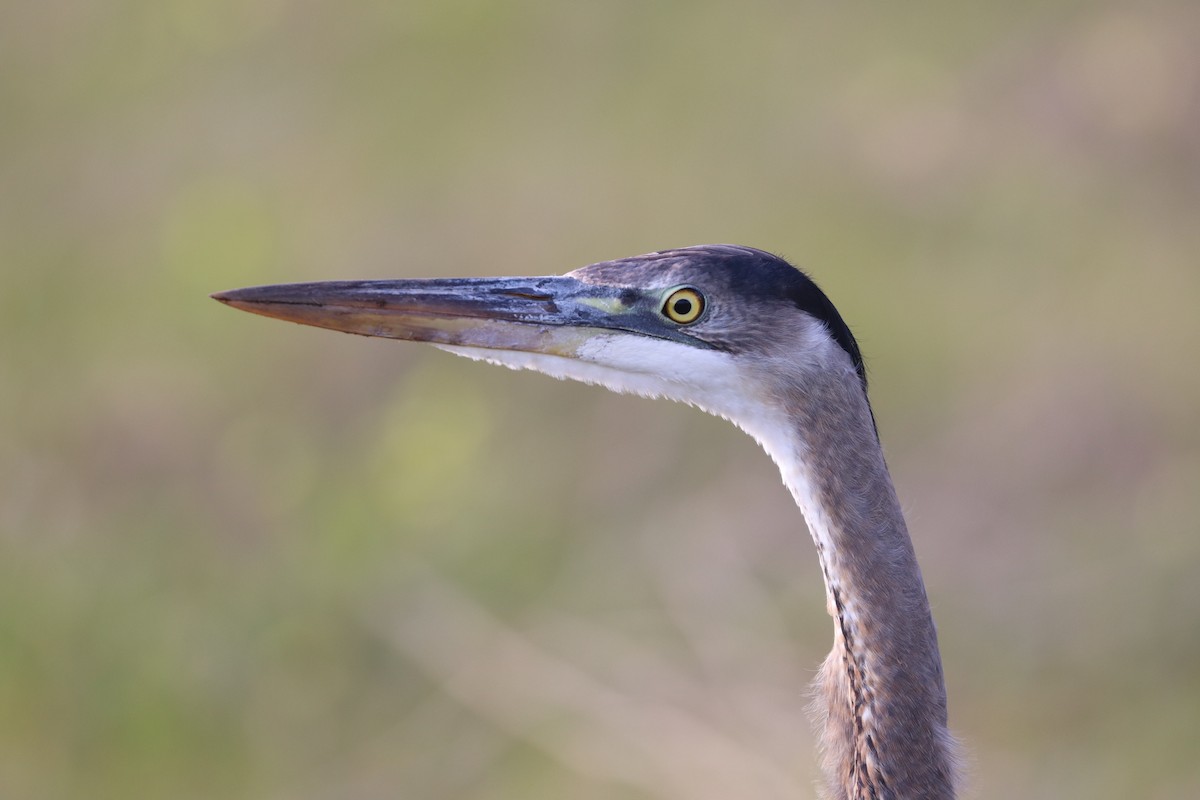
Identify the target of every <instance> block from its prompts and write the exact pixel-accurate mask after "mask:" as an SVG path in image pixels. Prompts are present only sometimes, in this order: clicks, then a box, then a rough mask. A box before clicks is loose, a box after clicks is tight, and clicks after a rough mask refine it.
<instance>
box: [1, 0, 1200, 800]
mask: <svg viewBox="0 0 1200 800" xmlns="http://www.w3.org/2000/svg"><path fill="white" fill-rule="evenodd" d="M1197 30H1200V9H1198V8H1197V6H1196V5H1195V4H1194V3H1191V2H1188V1H1187V0H1175V2H1170V1H1169V0H1161V1H1159V2H1148V3H1138V4H1134V3H1115V2H1071V1H1070V0H1058V1H1057V2H1045V3H1023V2H1010V3H988V4H969V3H950V2H924V3H918V4H916V5H914V4H911V3H910V4H897V5H885V4H874V5H864V4H840V5H838V4H818V3H783V2H767V0H756V1H755V2H749V3H741V4H733V3H719V2H710V1H707V0H705V1H702V2H666V3H640V2H627V1H626V0H620V1H619V2H594V3H592V2H585V3H548V2H533V1H532V0H527V1H521V2H491V1H488V0H448V1H443V2H399V3H365V4H357V5H349V6H348V5H344V4H343V5H339V4H318V3H312V2H307V3H301V2H286V0H240V1H239V2H233V1H232V0H161V1H160V2H145V1H144V0H128V1H126V2H112V3H106V4H82V3H73V2H64V0H49V2H41V3H33V2H16V3H9V4H6V5H5V6H4V7H3V8H2V9H0V335H2V336H3V344H2V345H0V424H3V426H4V427H3V430H2V431H0V434H2V435H0V795H3V797H5V798H17V799H19V798H80V797H87V798H97V799H99V798H122V799H123V800H124V799H128V798H159V797H175V798H209V797H221V798H262V797H281V798H282V797H287V798H297V797H313V798H316V797H362V798H374V797H380V798H383V797H403V798H463V799H464V800H468V799H470V800H474V799H476V798H478V799H479V800H483V799H484V798H487V799H488V800H491V799H492V798H496V799H500V798H514V799H515V798H521V799H522V800H536V799H537V798H561V797H571V798H578V799H580V800H587V798H591V797H596V798H599V797H604V798H630V799H631V800H632V799H633V798H638V799H639V800H640V799H643V798H668V799H669V798H685V797H686V798H689V800H698V799H700V798H726V797H737V796H756V797H779V798H784V797H798V796H806V795H807V794H808V792H809V790H810V786H811V784H812V782H813V780H814V779H815V759H814V757H813V755H812V753H811V750H812V740H811V734H810V732H809V728H808V724H807V722H806V720H805V719H804V715H803V707H804V705H805V702H806V698H805V694H804V693H805V686H806V684H807V682H808V680H809V679H810V677H811V675H812V672H813V670H814V668H815V666H816V665H817V664H818V663H819V660H820V658H821V657H822V656H823V653H824V652H825V650H826V649H827V647H828V644H829V640H830V630H829V622H828V618H827V617H825V616H824V611H823V595H822V591H821V588H820V584H819V575H818V572H817V570H816V566H815V559H814V557H813V553H812V552H811V546H810V545H809V543H808V539H807V535H806V534H805V532H804V530H803V527H802V525H801V523H800V521H799V517H798V515H797V513H796V512H795V509H794V508H793V507H792V506H791V503H790V499H789V498H788V497H787V496H786V493H785V492H784V491H783V490H782V489H781V488H780V486H779V484H778V478H777V476H776V475H775V473H774V470H773V467H772V466H771V465H770V464H769V462H768V461H767V460H766V459H765V458H764V457H763V456H762V455H761V454H760V453H758V452H757V451H756V449H755V448H754V446H753V444H752V443H751V442H749V441H747V440H744V438H743V437H741V436H740V435H739V434H737V433H736V432H734V431H732V430H729V429H727V428H726V426H724V425H722V424H721V423H719V422H718V421H716V420H710V419H707V418H704V417H702V416H701V415H699V414H696V413H695V412H690V411H687V410H685V409H682V408H677V407H668V406H664V405H662V404H654V403H649V402H646V401H643V400H637V399H631V398H620V397H614V396H608V395H605V394H604V393H602V392H599V391H596V390H589V389H588V388H586V387H580V386H571V385H566V384H556V383H552V382H549V381H547V380H545V379H542V378H535V377H533V376H528V375H516V374H512V373H508V372H504V371H501V370H495V369H487V368H485V367H482V366H480V365H476V364H469V363H466V362H459V361H456V360H454V359H452V358H451V357H449V356H446V355H445V354H441V353H436V352H433V351H428V352H427V351H425V350H423V349H421V348H417V347H413V346H404V345H399V344H395V343H390V342H376V341H368V340H363V339H357V338H352V337H344V336H335V335H333V334H329V333H327V332H320V331H313V330H308V329H301V328H296V327H289V326H285V325H282V324H277V323H269V322H267V321H264V320H261V319H256V318H252V317H250V316H247V315H239V314H234V313H233V312H231V311H229V310H228V309H225V308H222V307H220V306H218V305H217V304H216V303H213V302H211V301H210V300H208V299H207V298H206V294H207V293H208V292H211V291H216V290H220V289H226V288H231V287H234V286H238V285H248V284H256V283H268V282H274V281H290V280H307V279H320V278H351V277H363V278H365V277H388V276H391V277H399V276H410V277H415V276H426V275H454V274H467V275H476V274H478V275H483V274H523V273H548V272H560V271H566V270H567V269H571V268H574V267H576V266H580V265H583V264H586V263H589V262H592V261H598V260H602V259H607V258H613V257H619V256H623V255H630V254H634V253H638V252H644V251H648V250H653V249H659V248H662V247H669V246H679V245H685V244H693V243H700V242H712V241H734V242H741V243H745V244H753V245H757V246H760V247H764V248H766V249H770V250H774V251H777V252H781V253H784V254H786V255H788V256H790V257H791V258H793V259H794V260H796V261H797V262H799V263H801V264H803V265H805V266H806V267H808V268H810V270H811V271H812V272H813V273H814V274H815V275H816V277H817V278H818V279H819V281H820V282H821V284H822V285H823V286H824V287H825V288H826V289H827V290H828V291H829V293H830V294H831V295H832V296H833V297H834V299H835V301H836V302H837V303H838V305H839V307H840V308H841V309H842V311H843V313H844V315H845V316H846V317H847V319H848V320H850V322H851V324H852V325H853V326H854V328H855V330H856V331H857V332H858V334H859V336H860V339H861V341H862V344H863V347H864V350H865V351H866V352H867V354H868V356H869V358H870V365H871V370H872V372H871V374H872V385H873V399H874V402H875V405H876V411H877V415H878V417H879V421H880V424H881V428H882V431H883V437H884V440H885V442H886V443H887V446H888V456H889V461H890V464H891V466H892V469H893V472H894V473H895V477H896V479H897V482H898V484H899V487H900V492H901V495H902V497H903V499H904V502H905V504H906V508H907V509H908V512H909V517H910V526H911V527H912V529H913V531H914V534H915V538H916V540H917V547H918V551H919V553H920V555H921V556H922V561H923V564H924V567H925V572H926V577H927V581H928V583H929V587H930V594H931V597H932V599H933V603H934V606H935V613H936V615H937V618H938V621H939V625H940V631H941V638H942V643H943V649H944V654H945V661H946V671H947V675H948V679H949V684H950V687H949V688H950V693H951V702H952V718H953V723H954V726H955V728H956V730H957V731H958V732H959V733H960V734H961V736H962V738H963V739H964V741H965V742H966V745H967V749H968V753H969V773H970V784H971V786H972V790H971V796H975V797H996V798H1001V797H1004V798H1008V797H1027V798H1063V797H1088V798H1126V797H1149V798H1185V797H1186V798H1191V797H1196V796H1198V795H1200V768H1198V766H1197V759H1196V742H1197V741H1200V723H1198V720H1200V579H1197V575H1198V574H1200V536H1198V533H1200V531H1198V530H1197V527H1198V526H1197V522H1196V520H1197V519H1198V518H1200V370H1197V368H1196V365H1195V362H1196V358H1197V356H1198V355H1200V321H1198V320H1200V315H1198V314H1197V313H1196V305H1197V300H1198V299H1200V261H1198V258H1197V253H1200V225H1198V224H1197V220H1198V219H1200V101H1198V100H1197V98H1200V48H1198V47H1197V46H1196V40H1195V32H1196V31H1197Z"/></svg>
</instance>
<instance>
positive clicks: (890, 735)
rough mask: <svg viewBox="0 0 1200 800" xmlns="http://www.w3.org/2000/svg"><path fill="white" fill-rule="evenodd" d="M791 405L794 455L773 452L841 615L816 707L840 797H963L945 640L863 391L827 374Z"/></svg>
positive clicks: (831, 784)
mask: <svg viewBox="0 0 1200 800" xmlns="http://www.w3.org/2000/svg"><path fill="white" fill-rule="evenodd" d="M780 399H781V400H782V401H783V403H784V405H785V406H786V407H787V409H788V420H789V422H790V424H791V426H793V428H792V433H793V435H794V437H795V438H794V444H793V448H792V450H793V452H792V453H791V454H787V453H785V454H780V453H772V455H773V456H775V458H776V461H778V462H779V465H780V468H781V470H782V472H783V477H784V481H785V482H786V483H787V485H788V487H789V488H790V489H791V491H792V494H793V495H794V496H795V498H796V501H797V503H798V504H799V505H800V507H801V510H802V511H803V513H804V516H805V519H806V521H807V522H808V526H809V529H810V531H811V532H812V535H813V539H814V540H815V542H816V546H817V551H818V554H819V556H820V560H821V570H822V573H823V575H824V578H825V586H826V593H827V598H828V606H829V613H830V614H831V615H832V616H833V618H834V647H833V651H832V652H831V653H830V654H829V657H828V659H826V661H825V664H824V666H823V667H822V670H821V674H820V676H819V678H818V684H817V696H816V698H815V703H814V706H815V708H816V711H817V717H818V720H819V722H820V723H821V728H822V729H823V730H822V734H821V735H822V739H823V741H822V745H823V751H824V768H825V773H826V782H827V790H828V793H829V796H830V797H831V798H836V799H837V800H843V798H846V799H852V800H858V798H877V799H878V800H884V798H896V799H897V800H899V799H902V798H938V799H941V798H952V797H953V795H954V789H953V779H954V772H955V769H954V755H953V754H954V743H953V739H952V737H951V736H950V734H949V733H948V732H947V729H946V692H945V686H944V682H943V678H942V665H941V658H940V656H939V653H938V645H937V634H936V632H935V630H934V625H933V618H932V616H931V614H930V610H929V602H928V600H927V598H926V596H925V585H924V583H923V581H922V579H921V570H920V568H919V567H918V565H917V560H916V555H915V553H914V552H913V547H912V541H911V539H910V538H909V536H908V530H907V528H906V526H905V524H904V517H903V515H902V514H901V511H900V504H899V502H898V500H897V498H896V493H895V490H894V489H893V487H892V482H891V478H890V477H889V475H888V471H887V466H886V465H885V463H884V460H883V455H882V452H881V450H880V447H879V443H878V441H877V439H876V435H875V429H874V425H873V421H872V417H871V412H870V407H869V405H868V403H867V399H866V396H865V394H864V392H863V390H862V386H861V385H860V383H859V381H858V380H857V379H856V378H855V377H854V376H853V375H852V374H847V373H838V372H836V371H832V372H821V373H819V374H817V375H815V376H812V375H810V376H809V379H808V380H806V381H804V384H803V388H798V387H797V386H796V385H794V384H789V385H788V386H787V387H786V388H784V389H782V390H780ZM788 455H791V456H792V457H793V458H792V459H791V460H789V459H788Z"/></svg>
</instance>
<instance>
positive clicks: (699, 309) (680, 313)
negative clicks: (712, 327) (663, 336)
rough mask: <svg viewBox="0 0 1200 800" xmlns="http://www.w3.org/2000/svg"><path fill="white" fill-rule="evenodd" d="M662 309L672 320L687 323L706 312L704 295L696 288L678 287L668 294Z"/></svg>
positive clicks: (681, 323) (682, 323)
mask: <svg viewBox="0 0 1200 800" xmlns="http://www.w3.org/2000/svg"><path fill="white" fill-rule="evenodd" d="M662 311H663V313H664V314H666V315H667V319H669V320H671V321H672V322H678V323H679V324H680V325H687V324H688V323H690V322H695V321H696V320H698V319H699V318H700V315H701V314H703V313H704V297H703V296H702V295H701V294H700V293H699V292H697V291H696V290H695V289H676V290H675V291H673V292H671V294H670V295H668V296H667V301H666V302H665V303H663V308H662Z"/></svg>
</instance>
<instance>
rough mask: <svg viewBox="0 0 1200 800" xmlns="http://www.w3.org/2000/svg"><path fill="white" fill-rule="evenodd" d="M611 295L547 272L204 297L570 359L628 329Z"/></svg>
mask: <svg viewBox="0 0 1200 800" xmlns="http://www.w3.org/2000/svg"><path fill="white" fill-rule="evenodd" d="M615 294H616V293H615V292H614V291H612V290H610V289H609V288H608V287H597V286H594V285H591V284H586V283H583V282H582V281H579V280H577V279H575V278H572V277H569V276H551V277H539V278H458V279H434V280H399V281H328V282H320V283H295V284H280V285H274V286H255V287H251V288H247V289H234V290H231V291H228V292H219V293H217V294H214V295H213V296H212V297H213V299H215V300H219V301H220V302H222V303H225V304H226V305H230V306H233V307H234V308H240V309H242V310H243V311H249V312H251V313H253V314H261V315H263V316H266V317H274V318H276V319H282V320H287V321H289V322H298V323H300V324H303V325H313V326H316V327H319V328H329V329H331V330H336V331H344V332H346V333H355V334H360V335H363V336H382V337H385V338H389V339H407V340H410V341H417V342H431V343H434V344H443V345H460V346H468V347H483V348H489V349H498V350H523V351H528V352H537V353H550V354H553V355H560V356H568V357H571V356H574V355H576V353H577V351H578V348H579V345H581V344H582V343H583V342H584V341H586V340H587V339H589V338H591V337H592V336H594V335H596V334H597V333H600V332H601V330H603V329H608V330H612V329H614V328H616V329H624V330H630V331H633V330H635V327H634V326H632V325H631V324H630V323H634V321H635V320H634V319H633V318H636V317H637V316H638V315H637V314H636V313H634V314H630V313H628V312H630V311H633V309H627V308H625V307H624V306H623V305H622V304H621V302H620V301H619V300H618V299H617V298H616V296H615ZM622 312H625V313H622ZM622 323H624V324H622ZM638 327H640V326H638ZM639 332H640V331H639Z"/></svg>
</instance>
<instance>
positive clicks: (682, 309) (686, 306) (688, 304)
mask: <svg viewBox="0 0 1200 800" xmlns="http://www.w3.org/2000/svg"><path fill="white" fill-rule="evenodd" d="M675 313H676V314H678V315H679V316H681V317H686V316H687V315H688V314H691V313H692V301H691V300H688V299H687V298H686V297H681V298H679V299H678V300H676V301H675Z"/></svg>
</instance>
